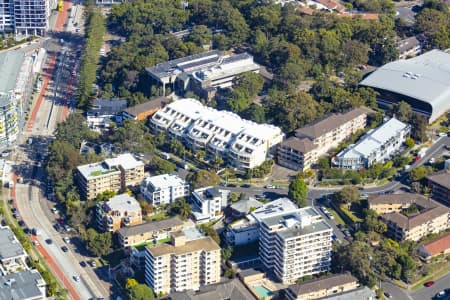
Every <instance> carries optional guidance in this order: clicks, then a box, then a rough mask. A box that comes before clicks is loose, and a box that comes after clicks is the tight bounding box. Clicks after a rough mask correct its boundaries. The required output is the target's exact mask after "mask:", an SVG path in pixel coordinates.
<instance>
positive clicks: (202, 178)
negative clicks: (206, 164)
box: [187, 170, 220, 189]
mask: <svg viewBox="0 0 450 300" xmlns="http://www.w3.org/2000/svg"><path fill="white" fill-rule="evenodd" d="M187 180H188V182H190V184H191V185H192V187H193V188H194V189H198V188H202V187H207V186H216V185H218V184H219V183H220V177H219V175H217V174H216V173H215V172H213V171H208V170H200V171H198V172H195V173H191V174H189V176H188V178H187Z"/></svg>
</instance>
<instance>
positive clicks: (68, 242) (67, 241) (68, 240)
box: [63, 236, 70, 244]
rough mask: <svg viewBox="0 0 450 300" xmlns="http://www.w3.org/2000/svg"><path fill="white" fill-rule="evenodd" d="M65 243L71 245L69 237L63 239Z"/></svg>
mask: <svg viewBox="0 0 450 300" xmlns="http://www.w3.org/2000/svg"><path fill="white" fill-rule="evenodd" d="M63 241H64V242H66V243H67V244H70V238H69V237H67V236H65V237H63Z"/></svg>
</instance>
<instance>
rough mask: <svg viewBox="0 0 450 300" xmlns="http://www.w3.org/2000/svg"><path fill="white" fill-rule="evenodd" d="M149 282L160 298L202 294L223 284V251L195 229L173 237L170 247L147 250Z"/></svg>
mask: <svg viewBox="0 0 450 300" xmlns="http://www.w3.org/2000/svg"><path fill="white" fill-rule="evenodd" d="M145 281H146V283H147V284H148V285H149V286H150V287H151V288H152V289H153V291H154V292H155V293H156V294H159V293H163V294H169V293H170V292H182V291H185V290H198V289H199V288H200V286H204V285H209V284H213V283H218V282H220V247H219V245H217V243H216V242H214V240H213V239H212V238H210V237H204V236H202V235H201V234H199V233H198V231H196V229H195V228H190V229H189V230H188V229H184V230H183V231H179V232H174V233H172V234H171V243H170V244H158V245H155V246H148V247H147V248H146V258H145Z"/></svg>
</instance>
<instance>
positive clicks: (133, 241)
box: [117, 217, 184, 248]
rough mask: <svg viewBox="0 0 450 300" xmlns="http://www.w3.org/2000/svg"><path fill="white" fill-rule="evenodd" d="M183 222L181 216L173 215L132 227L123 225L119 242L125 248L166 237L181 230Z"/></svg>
mask: <svg viewBox="0 0 450 300" xmlns="http://www.w3.org/2000/svg"><path fill="white" fill-rule="evenodd" d="M183 224H184V223H183V221H181V219H180V218H179V217H172V218H169V219H165V220H158V221H153V222H148V223H143V224H140V225H135V226H132V227H122V228H120V229H119V230H118V231H117V233H118V237H119V243H120V245H121V246H122V247H123V248H125V247H131V246H135V245H139V244H143V243H147V242H151V241H158V240H162V239H166V238H168V237H169V234H170V233H171V232H174V231H180V230H181V229H182V228H183Z"/></svg>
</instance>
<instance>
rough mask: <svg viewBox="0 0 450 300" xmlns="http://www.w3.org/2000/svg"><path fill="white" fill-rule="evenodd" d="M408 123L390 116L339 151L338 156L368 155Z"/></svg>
mask: <svg viewBox="0 0 450 300" xmlns="http://www.w3.org/2000/svg"><path fill="white" fill-rule="evenodd" d="M407 126H408V125H407V124H405V123H403V122H400V121H399V120H397V119H396V118H391V119H389V121H387V122H385V123H384V124H383V125H381V126H380V127H378V128H376V129H373V130H372V131H369V132H368V133H367V134H366V135H365V136H363V137H362V138H361V139H360V140H359V141H358V143H356V144H355V145H353V146H350V147H348V148H347V149H345V150H343V151H342V152H340V153H339V154H338V155H337V156H338V157H354V156H358V157H359V156H363V157H368V156H370V154H371V153H373V152H374V151H376V150H377V149H378V148H380V147H381V146H382V145H384V144H385V143H386V142H387V141H388V140H389V139H391V138H393V137H395V136H397V134H398V132H399V131H402V130H404V129H405V128H406V127H407Z"/></svg>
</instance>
